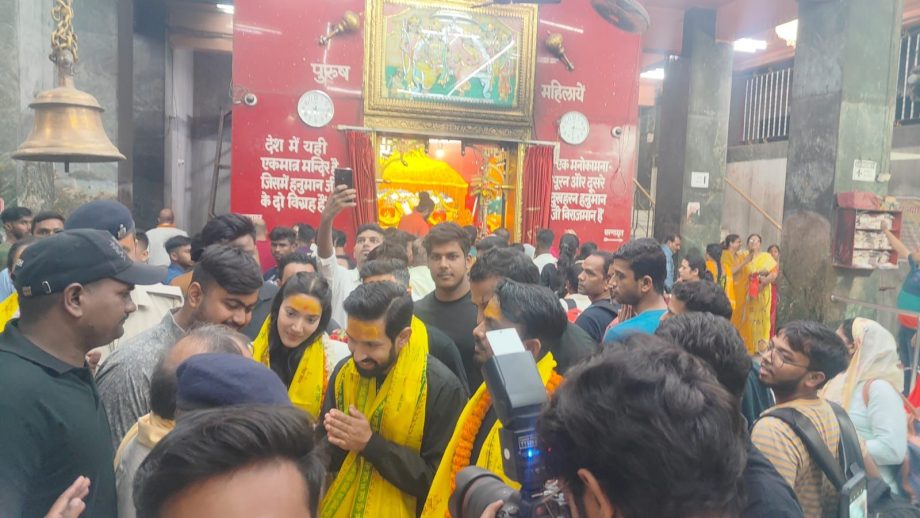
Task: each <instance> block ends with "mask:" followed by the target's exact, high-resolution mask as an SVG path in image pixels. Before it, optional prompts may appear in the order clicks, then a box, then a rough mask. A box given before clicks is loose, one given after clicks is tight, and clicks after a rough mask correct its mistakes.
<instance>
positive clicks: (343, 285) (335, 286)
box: [316, 185, 384, 322]
mask: <svg viewBox="0 0 920 518" xmlns="http://www.w3.org/2000/svg"><path fill="white" fill-rule="evenodd" d="M357 197H358V192H357V191H355V190H354V189H348V188H347V187H346V186H344V185H336V186H335V192H334V193H333V194H332V195H331V196H329V201H327V202H326V208H325V210H323V216H322V218H321V219H320V222H319V229H317V231H316V248H317V253H316V256H317V262H318V263H319V273H320V275H322V276H323V277H325V278H326V281H327V282H328V283H329V286H330V288H332V319H333V320H335V321H336V322H344V321H345V310H344V309H343V308H342V305H343V302H344V301H345V299H346V298H347V297H348V295H349V294H350V293H351V292H352V291H353V290H354V289H355V288H357V287H358V286H360V285H361V278H360V276H359V275H358V272H359V271H360V270H361V267H362V266H364V261H366V260H367V254H369V253H371V250H373V249H375V248H377V246H378V245H380V243H383V236H384V234H383V229H382V228H380V225H377V224H376V223H368V224H365V225H361V226H360V227H358V231H357V232H356V233H355V250H354V254H355V261H356V262H357V264H358V267H357V268H356V269H353V270H348V269H346V268H345V267H343V266H342V265H340V264H339V263H338V260H337V258H336V255H335V247H334V246H333V241H332V222H333V221H334V220H335V218H336V216H338V215H339V213H341V212H342V211H343V210H345V209H348V208H354V207H357V206H358V202H357Z"/></svg>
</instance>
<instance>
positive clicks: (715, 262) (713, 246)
mask: <svg viewBox="0 0 920 518" xmlns="http://www.w3.org/2000/svg"><path fill="white" fill-rule="evenodd" d="M722 255H723V254H722V243H710V244H708V245H706V269H707V270H709V273H711V274H712V279H713V281H715V283H716V284H718V285H719V287H720V288H722V290H723V291H724V292H725V296H726V297H728V303H729V304H731V305H732V316H734V314H735V311H736V309H735V276H734V275H732V270H731V268H726V267H725V265H724V264H723V263H722Z"/></svg>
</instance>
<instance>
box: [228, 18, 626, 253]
mask: <svg viewBox="0 0 920 518" xmlns="http://www.w3.org/2000/svg"><path fill="white" fill-rule="evenodd" d="M235 5H236V13H235V18H234V42H233V51H234V52H233V81H234V86H235V96H236V97H238V98H239V97H242V96H243V95H244V94H245V93H251V94H254V95H255V96H256V98H257V103H256V104H255V105H254V106H246V105H243V104H237V105H236V106H235V108H234V113H233V170H232V174H231V198H230V205H231V209H232V210H233V211H235V212H241V213H244V214H260V215H262V217H263V218H264V219H265V221H266V223H267V224H268V227H269V228H272V227H273V226H276V225H290V224H293V223H296V222H306V223H310V224H313V225H314V226H315V225H316V224H318V222H319V216H320V213H321V211H322V206H323V204H324V203H325V195H324V194H322V192H321V191H322V189H320V190H319V191H317V192H295V193H294V195H293V196H291V194H290V192H289V191H290V183H289V184H288V186H287V187H280V188H271V187H269V188H266V189H263V188H262V180H261V178H262V175H263V173H264V172H266V170H268V171H269V174H271V175H273V176H275V177H276V178H281V177H282V176H283V175H288V176H289V177H290V178H305V179H308V180H320V181H321V182H307V183H306V186H308V187H309V188H310V189H313V188H315V187H318V186H320V185H321V186H322V187H323V188H326V187H328V184H329V183H331V180H330V179H331V177H332V168H333V167H334V163H335V161H337V162H338V163H341V164H343V165H345V166H350V164H347V163H345V162H346V159H345V138H344V134H343V133H342V132H340V131H338V130H337V129H336V127H337V126H338V125H353V126H362V125H363V114H362V107H363V102H362V97H361V95H362V94H361V90H362V76H363V73H362V69H363V59H364V41H363V33H353V34H349V35H344V36H340V37H338V38H335V39H333V40H332V41H331V43H330V44H329V46H328V47H321V46H319V45H318V44H317V40H318V39H319V36H320V35H322V34H324V33H325V32H326V28H327V24H328V23H329V22H332V23H336V22H338V20H340V19H341V17H342V14H343V13H344V12H345V11H346V10H352V11H355V12H357V13H363V11H364V7H365V6H364V0H237V2H236V3H235ZM539 20H540V21H539V27H538V28H537V32H538V41H537V46H538V51H537V67H536V77H535V87H534V103H535V106H534V119H535V120H534V135H533V138H534V139H535V140H546V141H560V142H561V139H559V137H558V133H557V121H558V120H559V118H560V117H561V116H562V115H563V114H564V113H566V112H568V111H570V110H577V111H580V112H582V113H584V114H585V115H587V117H588V119H589V120H590V122H591V130H590V134H589V136H588V139H587V140H586V141H585V142H584V143H583V144H582V145H579V146H570V145H568V144H565V143H562V144H561V149H560V158H561V159H562V160H560V161H559V162H557V170H556V176H557V177H558V178H559V179H557V180H556V182H557V184H558V189H556V194H557V196H556V198H555V203H556V206H557V210H555V211H553V212H554V216H555V217H554V218H553V223H552V224H551V227H552V228H553V229H554V230H556V231H557V232H558V233H561V232H562V231H564V230H566V229H570V228H571V229H574V230H575V231H576V232H577V233H578V235H579V237H580V238H581V240H582V241H583V242H584V241H595V242H597V243H598V245H600V246H601V247H602V248H605V249H611V250H612V249H615V248H616V247H617V246H618V245H619V244H621V243H622V242H623V241H624V240H628V239H629V229H630V222H631V208H632V193H633V187H632V185H633V183H632V182H633V180H632V179H633V177H634V175H635V162H636V153H637V147H638V143H637V141H636V136H637V134H638V132H637V128H636V125H637V119H638V90H639V88H638V86H639V85H638V73H639V56H640V39H639V37H638V36H637V35H632V34H627V33H624V32H622V31H620V30H618V29H616V28H614V27H612V26H610V25H608V24H607V23H606V22H604V21H603V20H602V19H601V18H600V17H599V16H597V14H595V13H594V11H593V10H592V9H591V6H590V3H589V2H587V1H584V0H563V2H562V4H559V5H549V6H541V7H540V12H539ZM362 22H363V20H362ZM554 32H558V33H561V34H562V35H563V36H564V38H565V48H566V51H567V54H568V56H569V58H570V59H571V60H572V62H573V63H574V64H575V67H576V68H575V71H573V72H569V71H568V70H567V69H566V68H565V66H564V65H563V64H562V63H560V62H559V61H557V60H556V59H555V58H554V57H552V56H551V55H550V54H549V53H548V52H547V51H546V50H545V49H544V48H543V40H544V39H545V37H546V36H547V35H548V34H550V33H554ZM312 63H327V64H334V65H344V66H348V67H350V70H349V74H348V79H345V78H343V77H338V78H335V79H331V80H328V81H326V83H325V84H319V83H317V82H316V78H315V76H314V73H313V70H312V67H311V64H312ZM552 80H557V81H559V83H560V84H562V85H564V86H577V83H581V84H583V85H584V87H585V91H584V101H583V102H578V101H565V100H561V101H560V102H557V101H556V100H555V99H554V98H549V99H546V98H544V97H543V96H542V90H543V88H542V85H547V84H550V82H551V81H552ZM313 89H320V90H324V91H325V92H326V93H328V94H329V96H330V97H331V98H332V99H333V101H334V103H335V116H334V118H333V120H332V122H331V123H330V124H329V125H327V126H326V127H324V128H320V129H314V128H310V127H308V126H307V125H305V124H304V123H303V122H301V120H300V118H299V117H298V116H297V111H296V110H297V101H298V99H299V98H300V96H301V95H302V94H303V93H304V92H306V91H308V90H313ZM614 127H620V128H622V130H623V134H622V136H620V137H619V138H615V137H613V136H612V135H611V130H612V129H613V128H614ZM268 137H271V138H273V139H279V138H280V139H282V140H283V147H282V151H275V152H274V153H272V152H270V151H269V150H268V148H269V147H271V146H267V145H266V143H267V142H266V139H267V138H268ZM320 138H322V139H324V140H325V142H326V152H325V153H319V154H316V155H317V156H319V158H318V159H314V153H310V152H308V151H305V150H304V147H303V145H302V143H303V141H308V142H316V141H317V140H318V139H320ZM297 140H299V141H300V142H299V143H297ZM264 158H268V159H272V158H281V159H290V160H294V159H296V160H297V164H296V167H297V168H300V169H301V171H299V172H288V171H282V170H280V169H279V168H278V166H277V164H274V163H273V162H272V161H271V160H267V161H266V160H263V159H264ZM582 158H583V159H584V160H586V161H594V162H581V160H580V159H582ZM311 160H312V162H310V161H311ZM566 161H568V164H566ZM308 162H309V164H308ZM288 164H294V162H288ZM585 164H588V166H587V167H585ZM317 165H318V166H319V167H317ZM566 165H567V166H568V167H565V166H566ZM273 167H274V168H275V169H274V170H272V168H273ZM303 168H307V169H312V171H307V172H304V171H303ZM326 168H328V172H326V171H325V169H326ZM577 176H581V177H583V178H582V179H577ZM573 177H575V180H574V181H573ZM526 181H527V180H526V178H525V182H526ZM566 184H568V186H566ZM573 184H574V185H573ZM589 185H590V186H592V187H593V191H594V192H593V194H598V195H600V196H581V195H582V194H592V193H591V192H590V191H591V189H589V188H588V187H589ZM263 191H264V192H265V196H263ZM565 193H568V194H569V195H568V196H566V195H563V194H565ZM604 196H606V199H604ZM298 198H307V200H299V199H298ZM310 199H312V200H313V201H310ZM281 200H283V206H282V202H281ZM291 201H293V202H295V203H294V204H295V205H306V207H307V208H306V209H300V208H293V209H292V208H291V207H290V205H291V203H290V202H291ZM276 204H277V207H278V208H276ZM563 209H568V210H563ZM598 209H601V210H602V212H600V213H599V212H598ZM573 211H594V212H593V213H589V212H573ZM589 215H590V216H591V218H590V221H585V218H587V217H588V216H589ZM352 225H353V224H352V220H351V215H350V214H343V215H342V216H340V217H339V219H338V220H336V225H335V226H336V227H337V228H341V229H342V230H345V231H346V232H349V233H351V231H352Z"/></svg>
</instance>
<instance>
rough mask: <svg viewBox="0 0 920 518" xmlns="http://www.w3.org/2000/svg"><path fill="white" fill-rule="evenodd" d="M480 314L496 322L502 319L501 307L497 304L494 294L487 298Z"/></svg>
mask: <svg viewBox="0 0 920 518" xmlns="http://www.w3.org/2000/svg"><path fill="white" fill-rule="evenodd" d="M482 314H483V316H484V317H486V318H488V319H491V320H494V321H496V322H497V321H499V320H501V319H502V308H500V307H499V306H498V301H497V300H496V299H495V296H493V297H492V298H491V299H489V303H488V304H486V308H485V309H484V310H482Z"/></svg>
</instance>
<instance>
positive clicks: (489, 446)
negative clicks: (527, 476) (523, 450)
mask: <svg viewBox="0 0 920 518" xmlns="http://www.w3.org/2000/svg"><path fill="white" fill-rule="evenodd" d="M537 370H538V371H539V372H540V379H541V380H543V385H544V386H545V387H546V393H547V395H552V393H553V392H555V391H556V388H557V387H558V386H559V385H560V384H561V383H562V376H560V375H559V374H558V373H556V360H555V358H553V353H547V354H546V356H544V357H543V358H541V359H540V361H538V362H537ZM491 407H492V397H491V396H490V395H489V392H488V390H486V384H485V383H483V384H481V385H479V389H477V390H476V393H475V394H473V397H472V398H470V400H469V402H467V404H466V406H465V407H464V408H463V412H462V413H461V414H460V418H459V419H458V420H457V426H456V428H454V434H453V435H452V436H451V438H450V442H448V443H447V449H446V450H445V451H444V456H443V457H441V464H440V465H439V466H438V471H437V473H435V475H434V480H433V481H432V483H431V489H430V490H429V491H428V499H427V500H426V501H425V508H424V509H423V510H422V517H423V518H442V517H445V518H450V512H449V511H448V510H447V503H448V501H449V500H450V495H451V493H453V492H454V486H455V483H456V480H455V479H456V476H457V472H458V471H460V470H461V469H463V468H465V467H467V466H469V465H470V464H471V460H472V459H471V457H472V454H473V443H474V442H475V441H476V435H478V434H479V429H480V427H481V426H482V421H483V418H484V417H485V415H486V412H488V411H489V409H490V408H491ZM501 429H502V423H501V421H498V420H496V421H495V424H494V425H493V426H492V429H491V430H489V433H488V435H486V440H485V442H483V444H482V450H481V451H480V452H479V457H478V458H477V459H476V463H475V464H474V465H475V466H478V467H480V468H483V469H487V470H489V471H491V472H492V473H495V474H497V475H498V476H500V477H501V479H502V481H504V482H505V484H508V485H510V486H511V487H513V488H514V489H520V484H518V483H516V482H514V481H513V480H510V479H509V478H508V477H506V476H505V472H504V469H503V463H502V447H501V441H500V440H499V437H498V432H499V430H501Z"/></svg>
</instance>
